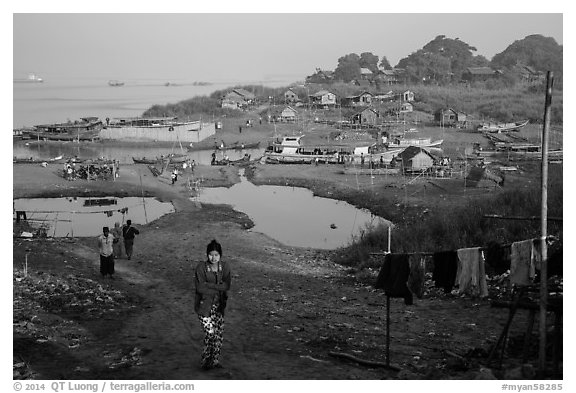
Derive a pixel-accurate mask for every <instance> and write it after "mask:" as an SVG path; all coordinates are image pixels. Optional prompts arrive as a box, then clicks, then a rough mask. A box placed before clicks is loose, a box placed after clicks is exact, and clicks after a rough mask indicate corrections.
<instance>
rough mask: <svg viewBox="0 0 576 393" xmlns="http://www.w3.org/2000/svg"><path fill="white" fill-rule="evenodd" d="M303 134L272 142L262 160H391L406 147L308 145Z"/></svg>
mask: <svg viewBox="0 0 576 393" xmlns="http://www.w3.org/2000/svg"><path fill="white" fill-rule="evenodd" d="M303 137H304V135H302V136H287V137H284V138H283V139H282V141H280V142H274V143H272V144H270V145H269V146H268V147H267V148H266V150H265V151H264V156H263V158H262V162H268V163H311V162H318V163H344V162H346V161H350V160H353V159H361V157H366V159H368V157H369V156H372V158H373V159H377V160H379V159H380V156H382V157H383V159H384V160H385V161H390V160H391V159H392V157H393V156H395V155H398V153H400V152H401V151H402V150H404V148H396V149H395V148H392V149H390V148H387V147H386V146H384V145H379V144H376V143H372V144H369V145H366V144H365V145H359V146H354V145H307V144H304V143H302V138H303Z"/></svg>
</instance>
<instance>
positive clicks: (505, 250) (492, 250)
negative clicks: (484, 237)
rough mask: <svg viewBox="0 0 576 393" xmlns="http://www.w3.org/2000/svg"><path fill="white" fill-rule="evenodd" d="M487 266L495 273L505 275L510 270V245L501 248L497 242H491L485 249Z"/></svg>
mask: <svg viewBox="0 0 576 393" xmlns="http://www.w3.org/2000/svg"><path fill="white" fill-rule="evenodd" d="M484 257H485V260H486V264H487V265H488V266H490V267H491V268H492V269H493V270H494V273H496V274H503V273H506V272H507V271H508V270H510V245H506V246H501V245H500V244H498V243H496V242H490V243H488V245H487V246H486V247H485V249H484Z"/></svg>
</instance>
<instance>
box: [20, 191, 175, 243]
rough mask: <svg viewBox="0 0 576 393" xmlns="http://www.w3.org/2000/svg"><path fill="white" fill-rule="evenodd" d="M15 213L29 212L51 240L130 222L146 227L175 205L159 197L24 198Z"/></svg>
mask: <svg viewBox="0 0 576 393" xmlns="http://www.w3.org/2000/svg"><path fill="white" fill-rule="evenodd" d="M14 210H15V211H24V212H26V219H27V220H28V222H29V224H30V225H31V226H32V227H34V228H35V229H41V231H45V233H46V235H47V236H49V237H86V236H98V235H99V234H101V233H102V227H104V226H108V227H110V229H112V228H113V227H114V223H115V222H119V223H120V225H122V224H124V223H125V222H126V220H132V224H135V225H138V224H140V225H143V224H147V223H149V222H152V221H154V220H156V219H158V218H160V217H161V216H163V215H165V214H168V213H173V212H174V206H173V205H172V204H171V203H165V202H160V201H159V200H157V199H155V198H139V197H127V198H116V197H102V198H75V197H69V198H31V199H27V198H22V199H15V200H14Z"/></svg>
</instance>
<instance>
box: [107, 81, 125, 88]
mask: <svg viewBox="0 0 576 393" xmlns="http://www.w3.org/2000/svg"><path fill="white" fill-rule="evenodd" d="M108 86H112V87H120V86H124V82H120V81H118V80H115V79H113V80H109V81H108Z"/></svg>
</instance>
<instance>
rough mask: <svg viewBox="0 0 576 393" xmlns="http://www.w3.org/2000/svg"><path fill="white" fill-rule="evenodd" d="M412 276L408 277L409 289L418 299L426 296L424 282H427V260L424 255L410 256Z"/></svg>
mask: <svg viewBox="0 0 576 393" xmlns="http://www.w3.org/2000/svg"><path fill="white" fill-rule="evenodd" d="M408 263H409V265H410V274H409V275H408V282H407V285H408V289H409V290H410V292H412V293H413V294H414V295H416V297H417V298H418V299H422V295H424V282H425V281H426V276H425V273H426V259H425V257H424V255H422V254H410V256H409V257H408Z"/></svg>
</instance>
